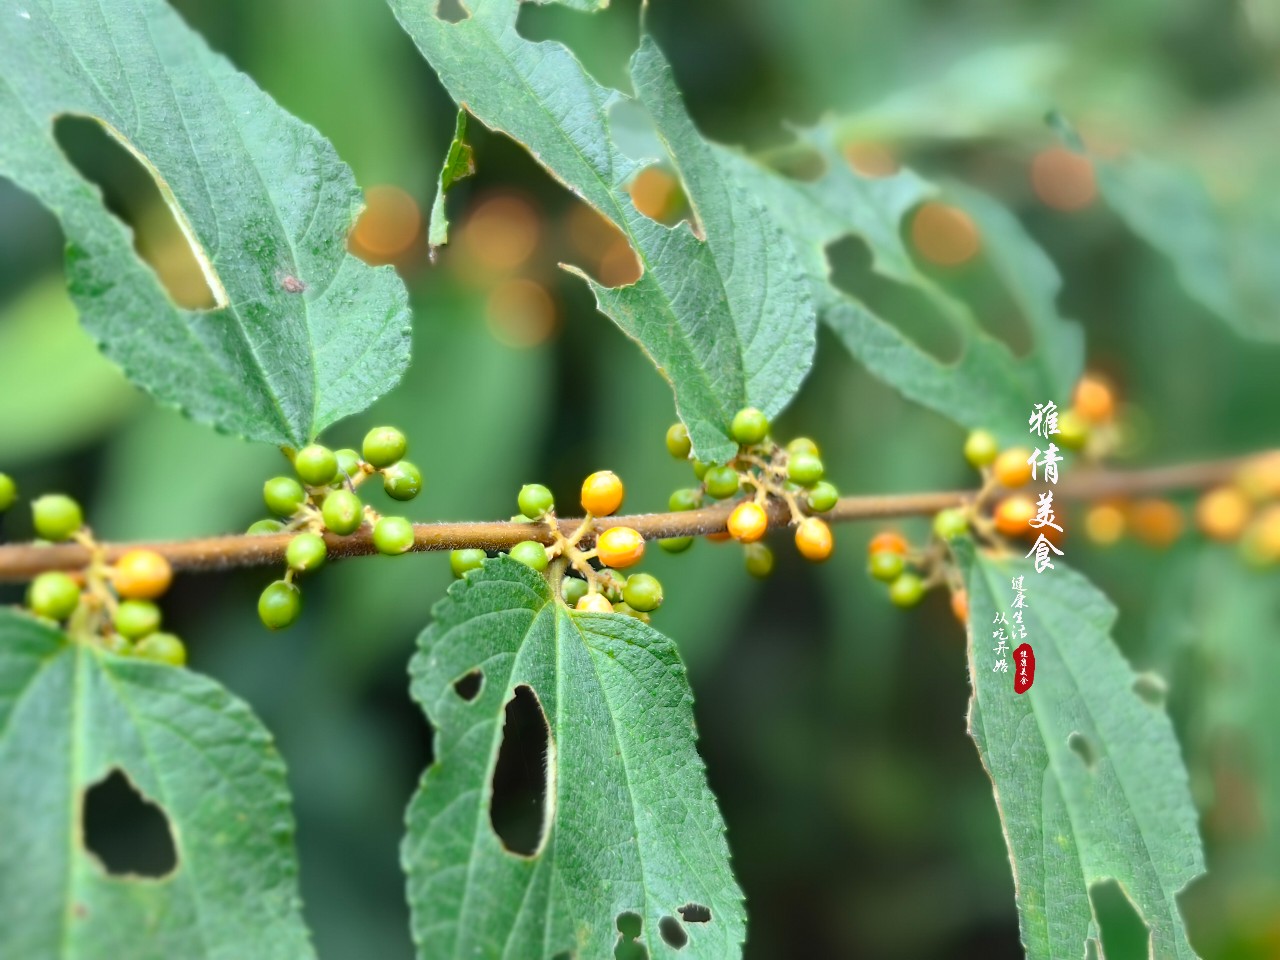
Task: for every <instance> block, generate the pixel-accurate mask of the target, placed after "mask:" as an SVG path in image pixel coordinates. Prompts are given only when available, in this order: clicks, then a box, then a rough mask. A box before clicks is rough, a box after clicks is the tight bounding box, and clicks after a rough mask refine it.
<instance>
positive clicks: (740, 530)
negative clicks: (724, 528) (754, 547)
mask: <svg viewBox="0 0 1280 960" xmlns="http://www.w3.org/2000/svg"><path fill="white" fill-rule="evenodd" d="M768 529H769V515H768V514H767V513H765V512H764V507H762V506H760V504H758V503H754V502H752V501H747V502H746V503H740V504H738V505H737V506H736V507H734V508H733V513H731V514H729V535H730V536H732V537H733V539H735V540H737V541H739V542H740V543H755V542H756V541H757V540H759V539H760V538H761V537H763V536H764V532H765V531H766V530H768Z"/></svg>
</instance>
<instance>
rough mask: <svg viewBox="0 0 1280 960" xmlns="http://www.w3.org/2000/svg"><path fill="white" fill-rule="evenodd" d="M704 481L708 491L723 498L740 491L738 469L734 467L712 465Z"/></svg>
mask: <svg viewBox="0 0 1280 960" xmlns="http://www.w3.org/2000/svg"><path fill="white" fill-rule="evenodd" d="M702 482H703V483H704V484H706V487H707V493H709V494H710V495H711V496H713V497H715V498H716V499H717V500H723V499H725V497H732V496H733V495H734V494H735V493H737V492H738V471H737V470H735V469H733V467H712V468H711V469H710V470H708V471H707V475H706V476H705V477H703V478H702Z"/></svg>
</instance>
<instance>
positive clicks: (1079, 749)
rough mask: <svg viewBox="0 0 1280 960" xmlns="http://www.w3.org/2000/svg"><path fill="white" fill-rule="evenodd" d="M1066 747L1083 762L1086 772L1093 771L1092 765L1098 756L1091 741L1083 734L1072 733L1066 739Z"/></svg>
mask: <svg viewBox="0 0 1280 960" xmlns="http://www.w3.org/2000/svg"><path fill="white" fill-rule="evenodd" d="M1067 746H1068V747H1070V748H1071V749H1072V750H1073V751H1075V754H1076V756H1078V757H1079V758H1080V759H1081V760H1082V761H1083V762H1084V765H1085V767H1086V768H1087V769H1088V770H1090V771H1092V770H1093V766H1094V764H1096V763H1097V762H1098V754H1097V751H1096V750H1094V748H1093V741H1091V740H1090V739H1089V738H1088V737H1086V736H1085V735H1084V734H1083V733H1072V734H1071V735H1070V736H1069V737H1067Z"/></svg>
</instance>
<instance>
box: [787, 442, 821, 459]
mask: <svg viewBox="0 0 1280 960" xmlns="http://www.w3.org/2000/svg"><path fill="white" fill-rule="evenodd" d="M801 453H807V454H810V455H812V456H815V457H816V456H818V445H817V444H816V443H814V442H813V441H812V440H810V439H809V438H808V437H796V438H795V439H794V440H792V441H791V442H790V443H788V444H787V455H788V456H791V457H794V456H796V455H798V454H801Z"/></svg>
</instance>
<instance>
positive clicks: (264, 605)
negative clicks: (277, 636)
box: [258, 580, 302, 630]
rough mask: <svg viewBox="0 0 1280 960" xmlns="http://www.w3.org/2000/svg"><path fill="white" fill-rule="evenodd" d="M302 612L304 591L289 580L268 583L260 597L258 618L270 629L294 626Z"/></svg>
mask: <svg viewBox="0 0 1280 960" xmlns="http://www.w3.org/2000/svg"><path fill="white" fill-rule="evenodd" d="M301 614H302V591H301V590H299V589H298V588H297V587H296V586H294V585H293V584H292V583H289V582H288V581H287V580H277V581H276V582H275V583H269V584H267V588H266V589H265V590H263V591H262V596H260V597H259V598H258V619H260V620H261V621H262V623H263V625H264V626H265V627H266V628H267V629H269V630H283V629H284V628H285V627H289V626H292V625H293V624H294V623H295V622H296V621H297V619H298V617H299V616H300V615H301Z"/></svg>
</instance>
